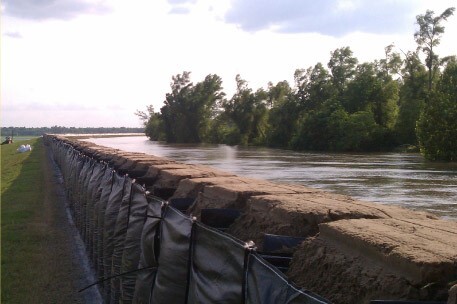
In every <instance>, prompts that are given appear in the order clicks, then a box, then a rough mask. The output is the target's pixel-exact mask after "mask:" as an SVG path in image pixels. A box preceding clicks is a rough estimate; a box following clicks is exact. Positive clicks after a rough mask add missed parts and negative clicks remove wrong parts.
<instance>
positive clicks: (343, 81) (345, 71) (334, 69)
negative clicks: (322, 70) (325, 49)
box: [328, 46, 358, 95]
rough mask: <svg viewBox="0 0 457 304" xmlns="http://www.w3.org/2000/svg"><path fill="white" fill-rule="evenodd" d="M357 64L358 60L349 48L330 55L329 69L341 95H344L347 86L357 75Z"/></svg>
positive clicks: (335, 51) (343, 48)
mask: <svg viewBox="0 0 457 304" xmlns="http://www.w3.org/2000/svg"><path fill="white" fill-rule="evenodd" d="M357 62H358V60H357V58H355V57H354V56H353V53H352V50H351V49H350V48H349V47H348V46H347V47H342V48H339V49H336V50H334V51H333V52H331V53H330V61H329V62H328V68H329V69H330V72H331V73H332V82H333V85H334V86H335V88H336V89H337V91H338V92H339V94H340V95H342V94H343V91H344V90H345V88H346V85H347V84H348V82H349V81H350V80H351V79H352V77H353V76H354V75H355V72H356V71H355V68H356V66H357Z"/></svg>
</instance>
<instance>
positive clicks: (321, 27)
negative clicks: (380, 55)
mask: <svg viewBox="0 0 457 304" xmlns="http://www.w3.org/2000/svg"><path fill="white" fill-rule="evenodd" d="M414 7H415V5H414V2H413V1H412V0H407V1H392V0H378V1H361V0H320V1H314V0H302V1H296V0H271V1H263V0H235V1H233V5H232V7H231V9H230V10H229V11H228V12H227V14H226V21H227V22H230V23H234V24H237V25H238V26H240V27H241V28H242V29H244V30H246V31H258V30H263V29H275V31H279V32H283V33H310V32H315V33H320V34H324V35H330V36H336V37H341V36H343V35H346V34H349V33H351V32H357V31H359V32H367V33H376V34H392V33H398V32H399V31H402V30H403V29H404V27H405V24H407V23H408V22H410V21H409V19H410V17H411V13H412V11H413V9H414Z"/></svg>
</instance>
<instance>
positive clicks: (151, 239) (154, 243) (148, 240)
mask: <svg viewBox="0 0 457 304" xmlns="http://www.w3.org/2000/svg"><path fill="white" fill-rule="evenodd" d="M146 198H147V202H148V206H147V212H146V221H145V223H144V226H143V229H142V232H141V242H140V262H139V266H138V268H139V269H143V270H141V271H139V272H138V273H137V279H136V283H135V292H134V295H133V303H141V304H149V303H150V302H151V293H152V286H153V282H154V279H155V275H156V273H157V267H158V258H159V247H160V242H159V230H160V229H159V226H160V221H161V216H162V208H163V207H164V205H165V202H164V201H163V200H161V199H159V198H157V197H154V196H149V195H148V196H147V197H146ZM139 213H141V212H139ZM132 217H133V218H135V221H139V217H135V213H134V212H132ZM126 245H127V244H126Z"/></svg>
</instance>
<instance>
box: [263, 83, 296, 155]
mask: <svg viewBox="0 0 457 304" xmlns="http://www.w3.org/2000/svg"><path fill="white" fill-rule="evenodd" d="M267 94H268V96H269V100H270V103H271V104H272V107H271V109H270V112H269V115H268V129H267V144H268V145H269V146H273V147H288V145H289V142H290V139H291V137H292V135H293V134H294V131H295V128H296V125H297V120H298V117H299V115H300V105H299V103H298V101H297V98H296V95H294V92H293V90H292V88H291V87H290V86H289V83H288V82H287V81H282V82H278V83H277V84H276V85H275V86H274V85H273V84H271V85H270V86H269V90H268V92H267Z"/></svg>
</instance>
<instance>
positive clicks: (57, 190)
mask: <svg viewBox="0 0 457 304" xmlns="http://www.w3.org/2000/svg"><path fill="white" fill-rule="evenodd" d="M45 149H46V153H45V154H44V155H45V156H44V158H45V159H44V160H43V162H44V166H43V178H44V180H45V197H44V204H43V210H42V213H41V214H40V218H39V219H37V222H41V223H42V225H43V227H42V229H46V230H47V231H46V232H47V235H48V236H49V237H48V238H47V241H46V246H45V248H43V251H44V252H45V254H46V255H47V256H48V261H49V264H48V267H49V268H50V269H51V270H52V271H49V273H50V274H51V275H52V276H53V278H51V279H50V280H49V281H51V282H54V284H50V286H47V289H48V294H49V299H48V300H49V301H47V302H46V303H102V299H101V296H100V293H99V291H98V289H97V288H96V287H92V288H89V289H87V290H85V291H83V292H78V290H80V289H82V288H84V287H86V286H88V285H89V284H91V283H93V282H94V281H95V278H94V276H93V271H92V270H91V268H90V267H89V263H88V260H87V258H86V255H85V248H84V245H83V242H82V240H81V238H80V237H79V233H78V231H77V229H76V227H75V225H74V223H73V221H72V219H71V215H70V212H69V209H68V201H67V199H66V196H65V191H64V187H63V180H62V176H61V174H60V170H59V169H58V167H57V165H56V164H55V162H54V160H53V159H52V156H51V151H50V150H49V148H48V147H45Z"/></svg>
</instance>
